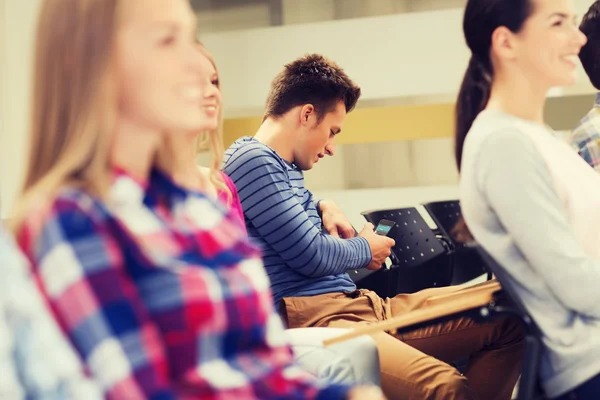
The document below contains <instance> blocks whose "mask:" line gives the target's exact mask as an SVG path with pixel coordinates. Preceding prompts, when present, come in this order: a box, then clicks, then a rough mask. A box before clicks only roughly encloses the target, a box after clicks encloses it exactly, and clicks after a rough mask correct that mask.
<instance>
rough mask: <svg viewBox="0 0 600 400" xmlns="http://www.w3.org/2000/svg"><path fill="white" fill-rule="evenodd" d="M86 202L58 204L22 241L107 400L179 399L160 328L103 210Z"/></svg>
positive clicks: (57, 313) (38, 219)
mask: <svg viewBox="0 0 600 400" xmlns="http://www.w3.org/2000/svg"><path fill="white" fill-rule="evenodd" d="M87 200H88V203H87V204H91V203H92V200H90V199H89V198H88V199H87ZM83 204H86V201H75V200H72V199H58V200H56V201H55V203H54V205H53V209H52V211H51V212H49V213H44V215H42V216H39V215H38V216H33V218H35V219H36V220H35V221H34V220H31V221H32V222H31V223H30V224H28V225H26V226H25V228H24V230H23V231H22V232H21V234H20V236H19V243H20V244H21V246H22V247H23V249H24V250H25V252H26V254H27V255H28V256H29V257H30V259H31V261H32V263H33V265H34V267H35V271H36V275H37V277H38V279H39V280H40V282H41V287H42V288H43V290H44V292H45V294H46V296H47V298H48V300H49V303H50V306H51V308H52V310H53V312H54V314H55V317H56V319H57V320H58V322H59V324H60V325H61V326H62V327H63V328H64V330H65V334H66V335H67V336H68V338H69V339H70V341H71V343H72V344H73V346H74V347H75V349H76V350H77V352H78V353H79V354H80V355H81V357H82V358H83V360H84V361H85V363H86V364H87V366H88V367H89V369H90V371H91V373H92V376H93V378H94V380H95V381H96V382H97V383H98V385H100V387H101V388H102V390H103V391H104V392H105V394H106V396H107V398H109V399H125V398H128V399H138V398H139V399H142V398H144V399H161V400H162V399H174V398H175V395H174V394H173V393H172V391H171V388H170V382H169V375H168V374H169V372H168V368H169V367H168V361H167V357H166V354H165V349H164V347H163V343H162V340H161V337H160V333H159V330H158V328H157V326H155V325H154V323H152V321H151V320H150V318H149V315H148V312H147V311H146V308H145V306H144V304H143V302H142V300H141V298H140V295H139V294H138V291H137V288H136V287H135V285H134V283H133V282H132V281H131V279H130V277H129V276H128V275H127V273H126V271H125V268H124V262H125V260H124V259H123V258H122V256H121V251H120V249H119V244H118V243H117V241H116V239H115V238H114V237H112V236H111V234H110V232H108V230H107V227H106V223H105V222H104V221H103V220H102V219H101V217H99V216H98V209H97V208H94V207H93V206H85V207H84V206H83ZM28 227H36V228H35V231H34V230H33V229H31V228H28ZM37 227H39V229H38V228H37Z"/></svg>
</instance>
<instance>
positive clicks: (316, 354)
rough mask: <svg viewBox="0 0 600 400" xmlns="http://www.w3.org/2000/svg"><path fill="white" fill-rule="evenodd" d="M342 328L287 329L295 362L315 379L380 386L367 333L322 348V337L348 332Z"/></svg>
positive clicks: (373, 345) (373, 346)
mask: <svg viewBox="0 0 600 400" xmlns="http://www.w3.org/2000/svg"><path fill="white" fill-rule="evenodd" d="M350 331H351V329H345V328H294V329H287V330H286V334H287V335H288V338H289V342H290V344H291V346H292V350H293V352H294V358H295V360H296V362H297V363H298V364H299V365H300V366H301V367H302V368H303V369H304V370H306V371H308V372H309V373H311V374H312V375H314V376H316V377H317V378H318V379H321V380H324V381H327V382H331V383H339V384H348V385H356V384H359V383H362V384H374V385H378V386H379V385H381V375H380V372H379V353H378V352H377V345H376V343H375V341H374V340H373V339H372V338H371V337H370V336H361V337H357V338H353V339H351V340H348V341H345V342H344V343H339V344H336V345H333V346H328V347H325V346H324V345H323V341H324V340H325V339H329V338H333V337H336V336H340V335H342V334H344V333H347V332H350Z"/></svg>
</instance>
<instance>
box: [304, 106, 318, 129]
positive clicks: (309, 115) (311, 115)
mask: <svg viewBox="0 0 600 400" xmlns="http://www.w3.org/2000/svg"><path fill="white" fill-rule="evenodd" d="M315 118H316V113H315V106H313V105H312V104H305V105H303V106H302V108H301V109H300V125H302V126H306V125H309V124H310V122H311V120H312V119H315Z"/></svg>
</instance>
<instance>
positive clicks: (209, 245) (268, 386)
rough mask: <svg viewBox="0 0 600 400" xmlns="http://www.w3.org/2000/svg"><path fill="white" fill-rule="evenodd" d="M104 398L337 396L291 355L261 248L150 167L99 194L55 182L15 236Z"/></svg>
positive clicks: (218, 211) (209, 204)
mask: <svg viewBox="0 0 600 400" xmlns="http://www.w3.org/2000/svg"><path fill="white" fill-rule="evenodd" d="M19 243H20V244H21V247H22V248H23V249H24V250H25V252H26V254H27V255H29V257H30V258H31V260H32V263H33V265H34V266H35V271H36V274H37V276H38V277H39V279H40V281H41V283H42V287H43V288H44V291H45V294H46V296H47V297H48V298H49V300H50V303H51V305H52V308H53V310H54V312H55V315H56V317H57V319H58V320H59V321H60V323H61V325H62V326H63V328H64V329H65V331H66V333H67V334H68V336H69V338H70V340H71V341H72V342H73V344H74V345H75V347H76V348H77V350H78V351H79V352H80V353H81V355H82V357H83V359H84V360H85V361H86V365H87V367H88V368H89V369H90V371H91V373H92V374H93V376H94V378H95V379H96V380H97V382H99V384H100V385H101V387H102V388H103V389H104V390H105V392H106V394H107V396H108V397H109V398H112V399H128V400H129V399H132V400H133V399H146V398H147V399H174V398H179V399H192V398H193V399H215V400H217V399H218V400H220V399H235V400H241V399H341V398H345V396H346V394H347V390H348V389H347V388H346V387H342V386H329V387H320V386H319V385H318V384H317V383H316V381H315V380H314V379H313V378H312V377H309V376H308V374H306V373H305V372H304V371H302V370H301V369H299V368H298V367H296V366H294V365H292V353H291V350H290V348H289V346H288V345H287V341H286V338H285V335H284V332H283V326H282V323H281V321H280V319H279V317H278V316H277V314H276V313H275V311H274V309H273V306H272V301H271V295H270V291H269V281H268V278H267V276H266V273H265V271H264V268H263V266H262V263H261V261H260V257H259V253H258V252H257V250H256V249H255V248H254V247H253V246H252V245H250V244H249V242H248V240H247V238H246V236H245V235H244V234H243V232H242V231H241V230H240V228H239V226H238V224H237V222H235V220H234V217H232V215H231V214H229V213H227V212H226V211H225V210H224V209H223V208H222V207H221V206H220V205H218V204H216V203H215V202H213V201H212V200H210V199H208V198H206V197H204V196H202V195H200V194H192V193H189V192H186V191H184V190H182V189H180V188H178V187H176V186H174V185H173V184H172V183H171V182H170V181H169V180H168V179H166V178H165V177H164V176H162V175H161V174H159V173H158V172H153V173H152V175H151V177H150V180H149V182H148V184H147V185H146V184H142V183H139V182H136V181H134V180H133V179H131V178H130V177H128V176H127V175H125V174H119V175H117V178H116V179H115V182H114V184H113V186H112V188H111V191H110V194H109V197H108V200H107V202H106V203H101V202H100V201H99V200H98V199H95V198H92V197H90V196H89V195H87V194H86V193H85V192H83V191H81V190H76V189H66V188H65V189H63V190H61V191H60V192H59V193H58V195H57V197H56V198H55V199H54V201H53V203H52V205H51V206H50V207H45V208H40V209H35V210H32V211H31V212H30V213H29V214H28V218H27V220H26V222H25V224H24V226H23V229H22V230H21V234H20V235H19Z"/></svg>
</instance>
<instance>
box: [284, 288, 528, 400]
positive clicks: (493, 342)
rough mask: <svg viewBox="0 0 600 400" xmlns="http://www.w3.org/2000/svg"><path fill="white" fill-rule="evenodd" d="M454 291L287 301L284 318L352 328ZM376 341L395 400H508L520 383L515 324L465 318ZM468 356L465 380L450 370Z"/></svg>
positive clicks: (519, 335) (386, 386)
mask: <svg viewBox="0 0 600 400" xmlns="http://www.w3.org/2000/svg"><path fill="white" fill-rule="evenodd" d="M452 290H455V288H452V287H449V288H433V289H425V290H422V291H420V292H417V293H414V294H400V295H397V296H395V297H393V298H387V299H382V298H380V297H379V296H378V295H377V294H376V293H375V292H372V291H369V290H363V289H361V290H356V291H353V292H350V293H328V294H323V295H318V296H310V297H288V298H284V299H283V302H282V309H281V314H282V317H283V319H284V320H285V321H286V322H287V324H288V326H289V327H290V328H299V327H310V326H318V327H327V326H330V327H353V326H356V324H368V323H373V322H377V321H383V320H386V319H388V318H392V317H394V316H397V315H402V314H404V313H407V312H410V311H412V310H417V309H419V308H420V307H423V305H424V304H425V302H426V301H427V299H428V298H429V297H432V296H438V295H441V294H444V293H448V292H450V291H452ZM372 336H373V338H374V339H375V341H376V343H377V348H378V351H379V358H380V363H381V377H382V388H383V391H384V393H385V394H386V396H387V397H388V399H390V400H396V399H407V400H408V399H411V400H412V399H419V400H423V399H440V400H441V399H443V400H450V399H480V400H509V399H510V398H511V394H512V391H513V388H514V386H515V384H516V382H517V379H518V377H519V373H520V369H521V357H522V353H523V330H522V327H521V324H520V323H519V322H518V321H517V320H515V319H512V318H498V319H495V320H493V321H491V322H489V323H483V324H482V323H478V322H475V321H474V320H473V319H471V318H468V317H462V318H456V319H454V320H451V321H448V322H441V323H434V324H431V325H428V326H425V327H420V328H417V329H414V330H412V331H410V332H408V333H403V334H395V335H390V334H387V333H383V332H381V333H377V334H374V335H372ZM467 358H468V366H467V369H466V372H465V375H464V376H463V375H461V374H460V372H459V371H458V370H457V369H456V368H454V367H453V366H451V365H449V364H448V363H451V362H454V361H457V360H461V359H467Z"/></svg>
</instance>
